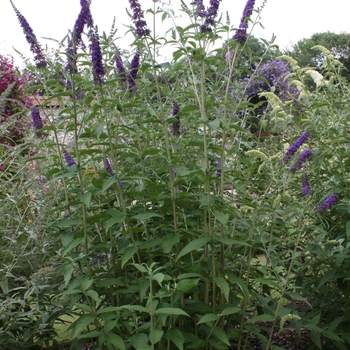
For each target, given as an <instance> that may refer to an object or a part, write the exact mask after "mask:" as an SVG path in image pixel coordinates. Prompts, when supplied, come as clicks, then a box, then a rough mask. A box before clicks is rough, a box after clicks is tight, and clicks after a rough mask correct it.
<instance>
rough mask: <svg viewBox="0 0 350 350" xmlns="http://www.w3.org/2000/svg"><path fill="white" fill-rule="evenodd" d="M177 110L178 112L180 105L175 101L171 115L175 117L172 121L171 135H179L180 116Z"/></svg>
mask: <svg viewBox="0 0 350 350" xmlns="http://www.w3.org/2000/svg"><path fill="white" fill-rule="evenodd" d="M179 112H180V106H179V105H178V104H177V103H176V102H174V105H173V111H172V116H173V117H176V119H177V120H176V122H174V123H173V135H174V136H178V135H180V116H179Z"/></svg>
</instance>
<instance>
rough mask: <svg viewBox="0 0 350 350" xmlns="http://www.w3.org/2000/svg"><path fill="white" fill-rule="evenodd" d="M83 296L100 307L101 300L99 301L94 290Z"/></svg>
mask: <svg viewBox="0 0 350 350" xmlns="http://www.w3.org/2000/svg"><path fill="white" fill-rule="evenodd" d="M85 295H87V296H88V297H90V298H91V299H92V300H94V301H95V302H96V304H97V306H98V305H100V303H101V299H100V297H99V296H98V293H97V292H96V291H94V290H88V291H86V292H85Z"/></svg>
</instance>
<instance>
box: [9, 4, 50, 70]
mask: <svg viewBox="0 0 350 350" xmlns="http://www.w3.org/2000/svg"><path fill="white" fill-rule="evenodd" d="M10 2H11V5H12V7H13V9H14V10H15V13H16V15H17V18H18V20H19V23H20V25H21V27H22V29H23V32H24V35H25V37H26V39H27V42H28V43H29V45H30V51H31V52H32V53H33V54H34V61H35V64H36V67H37V68H44V67H46V66H47V63H46V60H45V56H44V54H43V51H42V49H41V47H40V45H39V42H38V40H37V39H36V36H35V34H34V32H33V29H32V28H31V27H30V25H29V23H28V21H27V20H26V19H25V18H24V16H23V15H22V14H21V13H20V12H19V11H18V9H17V8H16V7H15V5H14V3H13V2H12V1H11V0H10Z"/></svg>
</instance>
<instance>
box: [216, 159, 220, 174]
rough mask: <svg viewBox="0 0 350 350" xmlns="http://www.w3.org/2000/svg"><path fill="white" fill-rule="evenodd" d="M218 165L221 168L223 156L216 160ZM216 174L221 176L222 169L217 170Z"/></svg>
mask: <svg viewBox="0 0 350 350" xmlns="http://www.w3.org/2000/svg"><path fill="white" fill-rule="evenodd" d="M216 166H217V167H218V168H221V158H219V159H218V161H217V162H216ZM215 176H216V177H221V170H216V173H215Z"/></svg>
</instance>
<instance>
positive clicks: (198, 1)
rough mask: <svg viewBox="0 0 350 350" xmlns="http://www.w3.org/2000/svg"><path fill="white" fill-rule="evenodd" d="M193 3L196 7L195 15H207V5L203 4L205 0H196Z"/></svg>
mask: <svg viewBox="0 0 350 350" xmlns="http://www.w3.org/2000/svg"><path fill="white" fill-rule="evenodd" d="M193 5H194V6H195V7H196V10H195V11H196V12H195V16H196V17H205V15H206V12H205V6H204V5H203V0H194V1H193Z"/></svg>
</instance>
